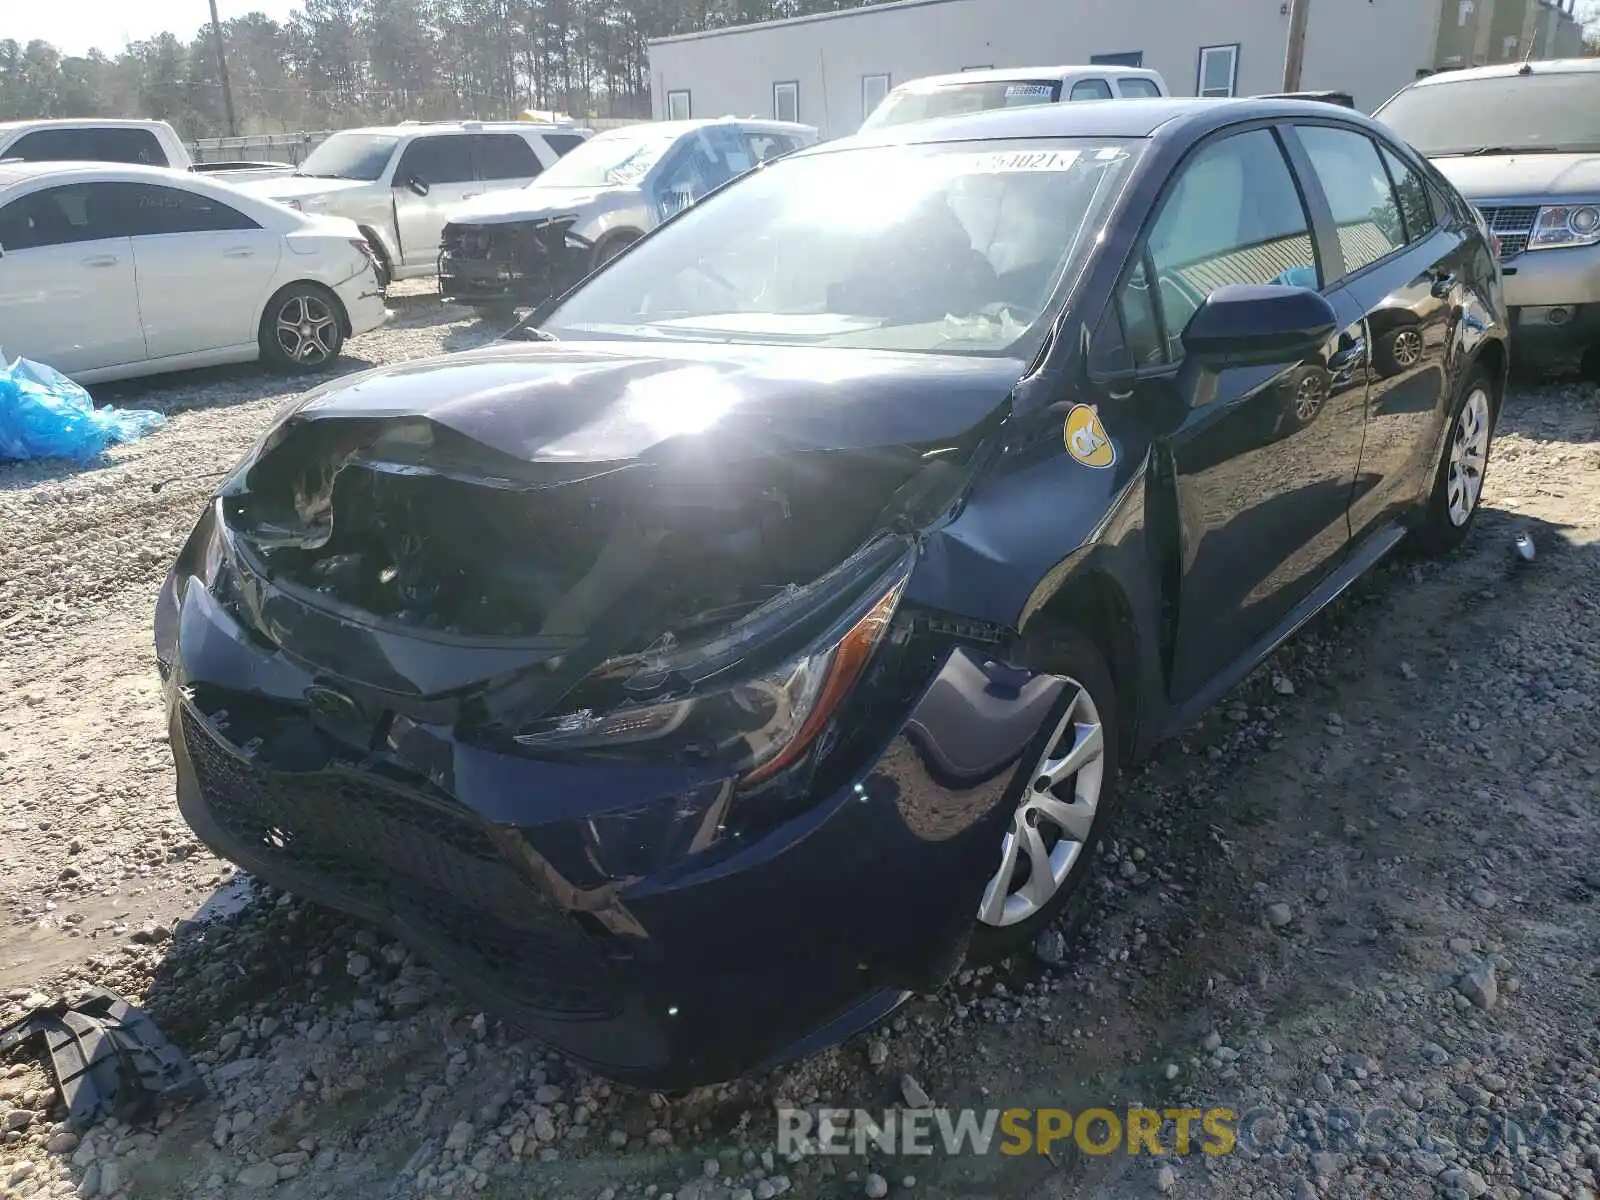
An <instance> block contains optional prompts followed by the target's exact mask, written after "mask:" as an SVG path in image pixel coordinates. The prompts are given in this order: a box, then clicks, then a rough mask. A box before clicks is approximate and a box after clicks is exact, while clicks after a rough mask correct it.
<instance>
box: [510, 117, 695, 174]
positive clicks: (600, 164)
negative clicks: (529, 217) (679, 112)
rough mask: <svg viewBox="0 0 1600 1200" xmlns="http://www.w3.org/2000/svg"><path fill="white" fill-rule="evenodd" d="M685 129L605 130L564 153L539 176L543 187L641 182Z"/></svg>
mask: <svg viewBox="0 0 1600 1200" xmlns="http://www.w3.org/2000/svg"><path fill="white" fill-rule="evenodd" d="M681 136H683V134H682V131H681V130H677V131H674V132H663V131H661V130H659V129H650V128H648V127H643V128H642V129H641V131H640V132H635V131H634V130H632V129H625V130H617V131H616V132H615V133H602V134H599V135H597V136H596V137H592V138H590V139H589V140H588V141H587V142H585V143H584V144H583V145H581V146H579V147H577V148H576V149H575V150H572V151H569V152H568V153H567V154H565V155H563V156H562V158H561V160H560V161H559V162H557V163H556V165H555V166H553V167H550V168H548V169H547V170H546V171H545V172H544V173H543V174H542V175H540V176H539V186H540V187H590V188H598V187H615V186H617V185H619V184H624V183H638V182H639V180H641V179H643V178H644V177H645V175H647V174H648V173H649V171H650V168H651V167H653V166H655V165H656V163H658V162H660V161H661V158H662V156H663V155H664V154H666V152H667V151H668V150H670V149H672V145H673V143H674V142H676V141H677V140H678V138H680V137H681Z"/></svg>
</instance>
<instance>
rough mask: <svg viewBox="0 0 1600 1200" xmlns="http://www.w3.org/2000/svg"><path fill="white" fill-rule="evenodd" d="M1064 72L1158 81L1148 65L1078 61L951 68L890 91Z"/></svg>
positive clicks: (1044, 76)
mask: <svg viewBox="0 0 1600 1200" xmlns="http://www.w3.org/2000/svg"><path fill="white" fill-rule="evenodd" d="M1067 75H1131V76H1136V77H1138V78H1141V79H1154V80H1161V72H1159V71H1152V70H1150V69H1149V68H1148V67H1119V66H1117V65H1116V64H1115V63H1080V64H1077V65H1074V66H1065V67H1000V68H991V69H989V70H984V71H954V72H951V73H950V74H947V75H922V76H919V77H918V78H916V79H908V80H906V82H904V83H901V84H897V85H895V87H894V89H893V90H894V91H897V92H900V91H905V92H919V91H922V90H923V89H925V88H926V89H929V90H931V89H933V88H940V87H947V86H949V85H950V84H954V83H1003V82H1004V81H1006V80H1008V79H1058V78H1062V77H1064V76H1067Z"/></svg>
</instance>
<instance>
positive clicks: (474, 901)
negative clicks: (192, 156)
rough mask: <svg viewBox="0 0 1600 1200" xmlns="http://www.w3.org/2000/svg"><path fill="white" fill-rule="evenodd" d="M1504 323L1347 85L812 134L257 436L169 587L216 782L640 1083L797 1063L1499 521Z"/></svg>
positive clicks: (1416, 179) (185, 728) (1477, 250)
mask: <svg viewBox="0 0 1600 1200" xmlns="http://www.w3.org/2000/svg"><path fill="white" fill-rule="evenodd" d="M1506 369H1507V348H1506V324H1505V319H1504V310H1503V307H1502V300H1501V284H1500V276H1499V274H1498V268H1497V267H1496V264H1495V262H1494V259H1493V257H1492V256H1491V254H1490V250H1489V245H1488V240H1487V236H1486V234H1485V231H1484V229H1483V227H1482V225H1481V223H1480V222H1479V220H1478V218H1477V217H1476V216H1475V214H1474V213H1473V211H1472V210H1471V209H1470V208H1469V207H1468V206H1467V205H1466V204H1464V203H1463V202H1462V200H1461V198H1460V197H1459V196H1458V195H1457V194H1456V192H1455V191H1454V190H1453V189H1452V188H1451V186H1450V185H1449V184H1448V183H1447V182H1446V181H1445V180H1444V179H1443V178H1442V177H1440V175H1439V174H1438V173H1437V172H1436V171H1434V169H1433V168H1432V167H1430V166H1429V165H1428V164H1427V162H1426V161H1425V160H1423V159H1422V158H1421V157H1419V156H1418V155H1417V154H1416V153H1414V152H1413V151H1412V150H1411V149H1410V148H1408V147H1407V146H1405V145H1404V144H1402V143H1400V142H1398V141H1395V140H1394V138H1393V136H1392V135H1391V134H1390V133H1388V132H1387V131H1385V130H1384V129H1383V128H1382V127H1380V126H1378V125H1376V124H1374V123H1373V122H1371V121H1369V120H1366V119H1365V118H1363V117H1360V116H1358V115H1356V114H1354V113H1351V112H1347V111H1344V110H1342V109H1338V108H1335V107H1333V106H1329V105H1325V104H1317V103H1309V102H1295V101H1283V100H1275V101H1203V100H1202V101H1177V100H1152V101H1136V102H1111V103H1104V104H1089V105H1051V106H1046V107H1038V108H1031V109H1026V110H1022V111H1014V112H995V113H986V114H981V115H974V116H971V117H963V118H955V119H951V120H945V121H934V122H928V123H923V124H917V125H911V126H905V127H902V128H900V129H896V130H893V131H891V132H889V133H887V134H884V135H880V136H878V137H875V138H870V139H847V140H844V141H838V142H833V143H830V144H827V145H825V146H822V147H819V148H816V149H814V150H810V151H806V152H802V153H799V154H796V155H794V156H792V157H790V158H787V159H784V160H781V161H779V162H776V163H774V164H770V165H767V166H765V167H763V168H761V169H759V170H756V171H754V172H752V173H751V174H750V175H748V176H746V177H745V178H744V179H743V180H741V181H739V182H736V183H734V184H732V185H729V186H727V187H725V188H723V189H722V190H720V191H718V192H715V193H713V194H712V195H711V196H709V197H708V198H706V199H705V200H703V201H702V202H701V203H699V204H697V205H695V206H694V207H692V208H690V209H688V210H686V211H685V212H683V213H682V214H680V215H679V216H677V217H675V218H674V219H673V220H671V221H669V222H667V223H666V224H665V225H663V226H662V227H661V228H660V229H658V230H657V231H656V232H654V233H652V234H651V235H650V236H648V237H646V238H644V239H643V240H642V241H640V242H638V243H636V244H635V245H633V246H632V247H631V248H630V249H628V250H627V251H626V252H625V253H624V254H622V256H621V257H619V258H617V259H616V260H614V261H613V262H611V263H610V264H609V265H607V266H606V267H604V268H603V269H601V270H600V271H599V273H598V274H596V275H594V276H592V277H591V278H590V279H588V280H587V281H585V282H584V283H582V284H580V285H579V286H578V287H577V288H575V289H574V290H573V291H571V292H570V293H569V294H567V295H566V296H564V297H562V298H560V299H559V300H556V301H554V302H552V303H551V304H548V305H547V306H546V307H545V308H544V309H543V310H541V311H539V312H536V313H534V314H533V316H532V317H530V319H529V320H528V322H526V323H525V324H524V325H523V326H521V327H519V329H518V330H515V331H514V332H513V334H512V336H511V337H510V338H509V339H507V340H504V341H502V342H500V343H497V344H495V345H493V346H491V347H489V348H486V349H483V350H479V351H475V352H472V353H466V354H458V355H451V356H446V357H442V358H436V359H430V360H426V361H421V362H415V363H411V364H407V365H405V366H399V367H393V368H386V369H382V370H377V371H372V372H368V373H366V374H362V375H356V376H349V377H345V378H341V379H336V380H333V381H331V382H329V383H327V384H325V385H323V386H322V387H320V388H318V389H317V390H316V391H314V392H312V393H310V394H309V395H308V396H306V397H305V399H304V400H303V401H302V402H301V403H299V404H298V405H297V406H296V407H295V408H294V409H293V410H292V411H291V412H289V413H288V414H287V415H285V416H284V417H283V418H282V419H281V420H280V421H279V422H278V423H277V424H276V425H275V426H274V427H273V428H272V429H271V430H270V431H269V432H268V433H267V435H266V436H265V437H264V438H263V439H262V440H261V442H260V443H259V444H258V445H257V446H256V447H255V448H254V449H253V450H252V451H251V453H250V454H249V455H248V456H247V457H246V458H245V460H244V461H243V462H241V463H240V464H239V465H238V467H237V469H236V470H235V471H234V472H233V473H232V475H231V476H230V478H229V479H228V480H227V482H226V483H225V484H224V485H223V486H222V487H221V488H220V489H219V490H218V492H217V494H216V496H215V497H214V499H213V501H212V502H211V504H210V505H209V507H208V508H207V509H206V511H205V512H204V513H203V514H202V515H201V517H200V521H199V523H198V525H197V526H196V528H195V530H194V533H193V536H192V537H191V538H190V539H189V542H188V544H187V546H186V547H185V549H184V551H183V553H182V555H181V557H180V558H179V560H178V562H177V564H176V565H175V566H174V568H173V570H172V573H171V575H170V577H169V578H168V580H167V582H166V584H165V586H164V587H163V589H162V593H161V598H160V603H159V606H158V610H157V617H156V631H155V634H156V648H157V654H158V657H159V659H160V663H161V667H162V671H163V675H164V677H165V678H166V680H167V684H168V686H167V702H168V705H169V707H170V714H171V727H172V745H173V747H174V751H175V756H176V760H177V770H178V803H179V806H180V807H181V809H182V811H183V813H184V816H185V817H186V818H187V819H188V821H189V823H190V824H191V825H192V826H193V827H194V829H195V831H196V832H197V833H198V834H199V836H200V837H201V838H202V839H203V840H204V841H205V842H206V843H207V844H208V845H210V846H211V847H213V848H214V849H215V850H216V851H217V852H219V853H220V854H223V855H226V856H227V857H229V858H231V859H233V860H235V861H237V862H238V863H240V864H242V865H243V866H244V867H246V868H247V869H248V870H250V871H251V872H253V873H255V874H257V875H259V876H260V877H261V878H263V879H266V880H268V881H271V882H272V883H274V884H277V885H279V886H281V887H283V888H287V889H289V890H291V891H294V892H298V893H300V894H301V895H304V896H306V897H310V898H312V899H315V900H319V901H321V902H323V903H326V904H329V905H332V906H334V907H337V908H341V909H345V910H348V911H350V912H353V913H357V914H360V915H361V916H364V917H367V918H370V919H371V920H373V921H376V922H380V923H382V924H384V925H386V926H387V927H389V928H390V929H392V930H393V931H394V932H395V933H396V934H397V935H398V936H399V937H401V938H402V939H404V940H405V941H406V942H408V943H409V944H410V945H412V946H413V947H414V948H415V949H416V951H417V952H418V953H419V954H420V955H421V956H422V957H424V958H425V959H427V960H428V961H430V962H432V963H433V964H434V965H435V966H436V967H438V968H439V969H440V970H441V971H443V972H444V973H445V974H447V975H449V976H450V977H452V978H454V979H455V980H457V981H458V982H459V983H460V984H461V985H462V986H463V987H464V988H466V989H468V990H469V991H470V992H471V993H473V994H475V995H477V996H479V997H481V999H482V1001H483V1002H485V1003H486V1004H488V1005H490V1006H492V1007H493V1008H494V1009H495V1010H496V1011H498V1012H500V1013H502V1014H504V1015H506V1016H507V1017H509V1018H511V1019H513V1020H514V1021H516V1022H517V1023H519V1024H520V1025H521V1026H523V1027H524V1028H526V1029H527V1030H529V1031H530V1032H532V1033H533V1034H535V1035H537V1036H538V1037H541V1038H544V1039H546V1040H548V1041H549V1042H550V1043H552V1044H553V1045H555V1046H557V1047H559V1048H561V1049H562V1050H564V1051H566V1052H567V1053H569V1054H571V1055H573V1056H574V1057H576V1058H578V1059H581V1060H583V1061H584V1062H586V1063H588V1064H590V1065H591V1066H593V1067H594V1068H596V1069H597V1070H599V1071H601V1072H603V1073H605V1074H608V1075H611V1076H615V1077H618V1078H623V1079H629V1080H635V1081H638V1082H641V1083H647V1084H650V1085H652V1086H658V1087H668V1088H674V1087H682V1086H688V1085H692V1084H700V1083H705V1082H709V1081H716V1080H721V1079H726V1078H728V1077H731V1076H733V1075H735V1074H738V1073H740V1072H743V1071H746V1070H748V1069H750V1068H753V1067H757V1066H760V1065H762V1064H770V1063H775V1062H780V1061H783V1060H785V1059H788V1058H792V1057H794V1056H797V1055H800V1054H803V1053H806V1052H808V1051H810V1050H813V1049H816V1048H818V1047H821V1046H823V1045H825V1044H827V1043H829V1042H831V1041H834V1040H837V1039H838V1038H841V1037H843V1036H845V1035H848V1034H850V1033H852V1032H854V1031H856V1030H859V1029H861V1028H863V1027H864V1026H866V1025H868V1024H869V1023H871V1022H873V1021H876V1020H878V1019H879V1018H881V1017H883V1016H884V1015H885V1014H886V1013H888V1012H890V1011H891V1010H893V1009H894V1008H895V1007H896V1005H898V1004H900V1003H901V1002H902V1001H903V1000H904V999H905V998H906V996H907V995H908V994H909V993H911V992H913V991H915V990H918V989H929V988H934V987H937V986H938V985H939V984H940V983H941V982H942V981H943V980H945V979H946V978H947V977H948V976H949V975H950V974H951V972H952V971H954V970H955V969H956V968H957V967H958V966H959V965H960V964H961V963H962V962H963V961H964V959H966V958H967V957H969V956H990V957H992V956H996V955H1000V954H1004V953H1005V952H1006V951H1008V950H1010V949H1012V948H1014V947H1017V946H1019V945H1025V944H1027V943H1028V942H1029V941H1030V940H1032V939H1034V938H1036V937H1037V936H1038V935H1039V934H1040V933H1041V932H1043V931H1044V930H1045V929H1046V927H1047V926H1048V925H1049V924H1050V923H1051V922H1052V921H1053V920H1054V919H1055V918H1056V917H1057V916H1058V915H1059V913H1060V911H1061V909H1062V906H1063V904H1064V903H1065V902H1066V901H1067V900H1068V898H1069V897H1070V896H1071V895H1072V894H1073V892H1074V891H1075V890H1076V889H1078V888H1079V886H1080V884H1081V883H1082V880H1083V877H1084V875H1085V874H1086V872H1087V871H1088V870H1089V869H1090V864H1091V862H1092V860H1093V854H1092V849H1093V847H1094V845H1095V842H1096V841H1097V839H1098V838H1099V837H1101V835H1102V833H1103V831H1104V830H1105V828H1106V826H1107V822H1108V820H1109V819H1110V817H1111V813H1112V808H1113V803H1114V800H1115V798H1116V793H1117V783H1118V778H1119V774H1120V773H1121V771H1122V770H1123V769H1124V768H1126V766H1127V765H1128V764H1129V763H1131V762H1133V761H1134V760H1135V759H1137V758H1138V757H1139V756H1140V755H1141V754H1143V753H1145V752H1146V751H1147V750H1148V749H1149V748H1150V747H1151V746H1152V745H1153V744H1154V743H1155V742H1157V741H1158V740H1160V739H1162V738H1164V737H1166V736H1168V735H1170V734H1172V733H1173V732H1174V731H1176V730H1178V729H1180V728H1181V727H1183V726H1184V725H1185V724H1187V723H1188V722H1190V721H1192V720H1193V719H1194V717H1195V716H1196V715H1197V714H1198V713H1199V712H1200V711H1201V710H1202V709H1204V708H1205V707H1206V706H1207V705H1209V704H1210V703H1211V702H1212V701H1213V700H1215V699H1216V698H1217V697H1218V696H1220V695H1221V694H1222V693H1224V692H1225V691H1227V690H1228V689H1229V688H1230V687H1231V686H1233V685H1234V684H1235V683H1236V682H1237V681H1239V680H1240V679H1241V678H1242V677H1243V676H1244V675H1245V674H1246V673H1247V672H1249V671H1250V670H1251V669H1252V668H1253V667H1254V666H1256V665H1257V664H1259V663H1260V662H1261V661H1262V659H1263V658H1264V657H1265V656H1266V655H1268V654H1269V653H1270V652H1271V651H1272V650H1273V648H1274V647H1275V646H1277V645H1278V644H1279V643H1280V642H1282V641H1283V640H1284V639H1285V638H1287V637H1289V636H1290V635H1291V634H1292V633H1293V632H1294V631H1295V630H1296V629H1297V628H1298V627H1299V626H1300V625H1301V624H1302V623H1303V622H1305V621H1306V620H1307V619H1308V618H1309V617H1310V616H1311V615H1312V614H1314V613H1315V612H1316V611H1317V610H1318V609H1319V608H1321V607H1322V606H1324V605H1325V604H1327V603H1328V602H1329V601H1330V600H1331V599H1332V598H1333V597H1334V596H1336V595H1337V594H1338V593H1339V592H1341V591H1342V590H1343V589H1344V588H1345V587H1347V586H1348V585H1349V584H1350V583H1351V581H1352V580H1353V579H1355V578H1356V577H1357V576H1358V575H1359V574H1361V572H1363V571H1364V570H1366V569H1367V568H1369V567H1370V566H1372V565H1373V564H1374V563H1375V562H1377V561H1378V560H1379V559H1380V558H1381V557H1382V556H1383V555H1384V554H1386V553H1387V552H1388V551H1390V550H1392V549H1393V548H1395V547H1396V546H1397V545H1399V544H1400V543H1401V542H1402V541H1403V540H1407V539H1409V540H1410V541H1412V542H1413V543H1414V544H1415V545H1417V546H1418V547H1420V548H1421V549H1423V550H1426V551H1429V552H1438V551H1443V550H1446V549H1449V548H1450V547H1452V546H1454V545H1455V544H1456V543H1458V542H1459V541H1460V540H1461V539H1462V538H1463V537H1465V536H1466V534H1467V532H1468V530H1469V529H1470V528H1471V525H1472V523H1473V518H1474V514H1475V513H1476V511H1477V507H1478V501H1479V497H1480V494H1481V489H1482V484H1483V476H1484V470H1485V466H1486V464H1487V460H1488V454H1489V445H1490V438H1491V436H1492V433H1493V429H1494V425H1495V420H1496V417H1497V414H1498V412H1499V408H1500V403H1501V399H1502V397H1503V395H1504V385H1505V378H1506Z"/></svg>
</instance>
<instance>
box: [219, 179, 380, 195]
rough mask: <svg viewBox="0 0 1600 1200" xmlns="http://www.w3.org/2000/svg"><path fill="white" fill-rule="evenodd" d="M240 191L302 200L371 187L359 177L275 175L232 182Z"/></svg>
mask: <svg viewBox="0 0 1600 1200" xmlns="http://www.w3.org/2000/svg"><path fill="white" fill-rule="evenodd" d="M233 186H234V187H236V188H238V189H239V190H240V191H242V192H249V193H250V194H251V195H252V196H261V197H264V198H265V199H268V200H304V199H305V198H306V197H308V196H331V195H335V194H337V193H339V192H353V191H357V190H359V189H361V188H365V187H371V186H372V185H371V184H370V183H366V182H363V181H362V180H359V179H310V178H307V177H305V176H301V175H275V176H273V177H272V178H271V179H248V180H247V179H241V180H239V181H237V182H235V183H234V184H233Z"/></svg>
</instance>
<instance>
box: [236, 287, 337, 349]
mask: <svg viewBox="0 0 1600 1200" xmlns="http://www.w3.org/2000/svg"><path fill="white" fill-rule="evenodd" d="M297 287H308V288H312V289H314V290H316V291H318V292H321V293H322V295H323V296H324V297H325V298H326V299H327V301H328V303H329V304H331V305H332V306H333V313H334V316H336V317H338V318H339V332H340V334H341V336H342V337H345V338H349V337H353V336H354V335H353V334H352V333H351V325H350V310H349V309H347V308H345V306H344V301H343V300H341V299H339V293H338V292H336V291H334V290H333V289H332V288H331V287H329V286H328V285H327V284H325V283H323V282H322V281H321V280H320V279H305V278H301V279H291V280H290V281H289V282H288V283H286V284H284V285H283V286H282V287H279V288H278V289H277V290H275V291H274V292H273V293H272V295H270V296H268V297H267V302H266V304H265V305H264V306H263V307H262V309H261V318H260V320H259V322H258V323H257V328H258V329H264V328H266V324H267V322H268V321H269V320H270V319H271V318H272V317H273V309H275V308H276V307H277V306H278V304H280V303H281V302H282V300H283V297H284V296H285V295H287V294H288V293H289V292H290V291H292V290H293V289H295V288H297Z"/></svg>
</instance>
